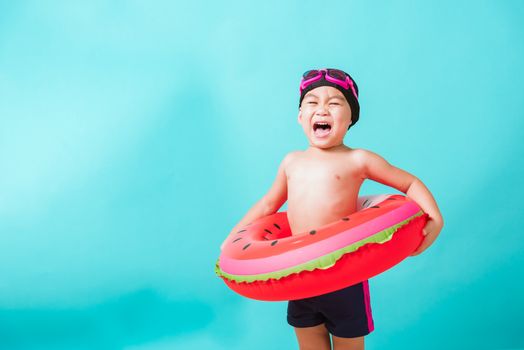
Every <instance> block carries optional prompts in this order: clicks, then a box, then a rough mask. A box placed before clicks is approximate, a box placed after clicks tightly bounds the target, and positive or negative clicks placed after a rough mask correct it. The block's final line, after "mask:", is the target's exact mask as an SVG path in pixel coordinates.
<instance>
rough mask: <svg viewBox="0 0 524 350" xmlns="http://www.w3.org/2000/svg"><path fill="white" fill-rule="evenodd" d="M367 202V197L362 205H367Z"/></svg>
mask: <svg viewBox="0 0 524 350" xmlns="http://www.w3.org/2000/svg"><path fill="white" fill-rule="evenodd" d="M367 203H368V200H367V199H366V200H365V201H364V203H362V206H363V207H365V206H366V204H367Z"/></svg>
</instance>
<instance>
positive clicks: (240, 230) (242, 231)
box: [237, 230, 247, 233]
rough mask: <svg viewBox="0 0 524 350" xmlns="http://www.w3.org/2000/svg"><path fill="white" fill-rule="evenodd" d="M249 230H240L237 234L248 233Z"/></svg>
mask: <svg viewBox="0 0 524 350" xmlns="http://www.w3.org/2000/svg"><path fill="white" fill-rule="evenodd" d="M246 231H247V230H240V231H238V232H237V233H242V232H246Z"/></svg>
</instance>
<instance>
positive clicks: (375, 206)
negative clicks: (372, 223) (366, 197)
mask: <svg viewBox="0 0 524 350" xmlns="http://www.w3.org/2000/svg"><path fill="white" fill-rule="evenodd" d="M371 208H380V207H379V206H378V205H374V206H372V207H371Z"/></svg>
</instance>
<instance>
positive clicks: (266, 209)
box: [220, 154, 291, 250]
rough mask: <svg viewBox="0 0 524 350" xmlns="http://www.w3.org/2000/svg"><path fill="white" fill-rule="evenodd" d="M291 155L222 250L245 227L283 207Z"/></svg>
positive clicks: (284, 160)
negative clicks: (287, 167)
mask: <svg viewBox="0 0 524 350" xmlns="http://www.w3.org/2000/svg"><path fill="white" fill-rule="evenodd" d="M290 157H291V154H288V155H287V156H285V157H284V159H283V160H282V162H281V163H280V166H279V168H278V171H277V176H276V179H275V181H274V183H273V185H272V186H271V188H270V189H269V191H268V192H267V193H266V194H265V195H264V196H263V197H262V198H261V199H260V200H259V201H258V202H257V203H256V204H255V205H254V206H253V207H252V208H251V209H250V210H249V211H248V212H247V214H246V215H245V216H244V217H243V218H242V220H240V222H239V223H238V224H236V226H235V227H234V228H233V229H232V230H231V232H230V233H229V235H228V236H227V237H226V239H225V240H224V242H223V243H222V245H221V246H220V250H222V248H223V247H224V244H225V242H226V241H227V239H228V238H229V237H230V236H231V235H233V234H235V233H237V232H238V231H240V230H241V229H242V228H243V227H245V226H246V225H248V224H249V223H251V222H253V221H255V220H257V219H259V218H261V217H263V216H267V215H271V214H274V213H276V212H277V211H278V209H280V207H282V205H283V204H284V203H285V202H286V200H287V177H286V165H287V163H288V162H289V159H290Z"/></svg>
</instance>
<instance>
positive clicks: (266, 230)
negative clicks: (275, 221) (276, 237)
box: [264, 228, 273, 235]
mask: <svg viewBox="0 0 524 350" xmlns="http://www.w3.org/2000/svg"><path fill="white" fill-rule="evenodd" d="M264 231H266V232H267V233H269V234H270V235H272V234H273V232H271V231H269V230H268V229H267V228H265V229H264Z"/></svg>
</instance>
